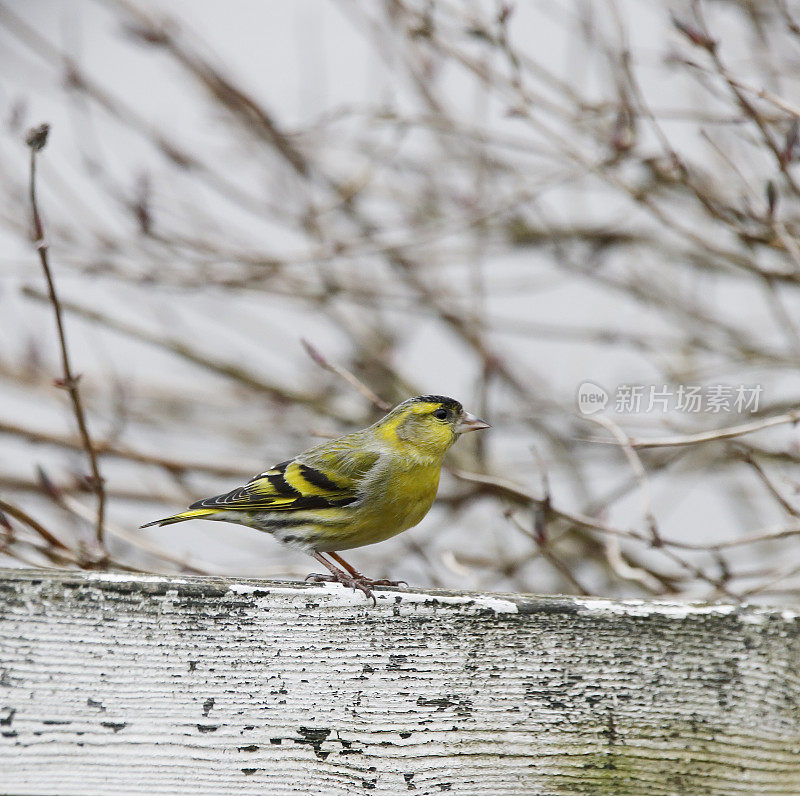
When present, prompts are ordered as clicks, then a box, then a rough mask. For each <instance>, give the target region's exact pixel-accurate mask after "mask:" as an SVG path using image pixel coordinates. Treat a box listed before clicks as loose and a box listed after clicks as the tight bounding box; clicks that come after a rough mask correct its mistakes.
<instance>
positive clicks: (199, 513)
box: [139, 509, 219, 528]
mask: <svg viewBox="0 0 800 796" xmlns="http://www.w3.org/2000/svg"><path fill="white" fill-rule="evenodd" d="M212 514H219V511H218V510H217V509H190V510H189V511H182V512H181V513H180V514H173V515H172V516H171V517H164V519H163V520H153V522H146V523H145V524H144V525H140V526H139V527H140V528H149V527H150V526H151V525H172V524H173V523H176V522H183V521H184V520H197V519H202V518H203V517H210V516H211V515H212Z"/></svg>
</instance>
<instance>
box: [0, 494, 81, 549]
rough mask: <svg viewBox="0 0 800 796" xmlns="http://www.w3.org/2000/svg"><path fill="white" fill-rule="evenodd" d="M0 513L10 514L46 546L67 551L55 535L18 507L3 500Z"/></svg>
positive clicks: (0, 501)
mask: <svg viewBox="0 0 800 796" xmlns="http://www.w3.org/2000/svg"><path fill="white" fill-rule="evenodd" d="M0 511H3V512H5V513H6V514H10V515H11V516H12V517H14V519H17V520H19V521H20V522H22V523H25V525H27V526H28V527H29V528H30V529H31V530H33V531H36V533H38V534H39V536H41V537H42V539H44V540H45V541H46V542H47V544H49V545H50V546H52V547H57V548H59V549H60V550H69V547H68V546H67V545H65V544H64V542H62V541H61V540H60V539H59V538H58V537H57V536H56V535H55V534H53V533H51V532H50V531H48V530H47V528H45V527H44V525H42V524H41V523H40V522H39V521H38V520H35V519H34V518H33V517H31V515H30V514H28V513H27V512H25V511H23V510H22V509H21V508H19V507H18V506H15V505H13V504H12V503H7V502H6V501H5V500H0Z"/></svg>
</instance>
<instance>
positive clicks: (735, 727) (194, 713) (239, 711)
mask: <svg viewBox="0 0 800 796" xmlns="http://www.w3.org/2000/svg"><path fill="white" fill-rule="evenodd" d="M799 669H800V620H799V619H798V614H797V613H796V612H794V611H791V610H788V609H785V610H781V609H766V608H758V607H742V606H737V605H727V604H714V605H708V604H702V605H700V604H686V603H677V602H641V601H625V602H615V601H612V600H603V599H590V598H574V597H532V596H528V595H498V594H476V593H455V592H443V591H418V590H399V589H394V590H392V589H382V590H380V591H379V592H378V605H377V607H374V608H373V607H372V605H371V603H369V602H367V601H366V600H365V599H364V597H363V595H361V594H354V593H352V592H350V591H349V590H346V589H343V588H342V587H340V586H338V585H324V586H320V585H306V584H302V583H275V582H263V581H254V580H235V579H226V578H208V577H162V576H144V575H142V576H131V575H129V574H127V573H126V574H115V573H83V572H71V571H70V572H63V571H61V572H57V571H31V570H0V790H2V792H3V793H9V792H11V793H38V794H41V793H48V794H49V793H54V794H55V793H58V794H81V796H86V794H122V793H124V794H131V793H141V794H161V793H163V794H177V793H202V794H236V795H237V796H245V795H247V794H259V795H260V796H261V795H263V794H280V796H284V794H292V793H304V794H308V793H312V794H354V793H375V794H400V793H409V794H414V793H417V794H438V793H443V792H452V793H458V794H482V795H483V794H489V795H490V796H505V795H507V796H520V795H521V794H575V793H587V794H640V793H641V794H648V796H650V795H651V794H654V795H656V796H657V795H658V794H679V793H686V794H720V793H724V794H740V793H742V794H744V793H748V794H778V793H784V794H797V793H800V672H799Z"/></svg>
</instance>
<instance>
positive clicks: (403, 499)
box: [142, 395, 489, 602]
mask: <svg viewBox="0 0 800 796" xmlns="http://www.w3.org/2000/svg"><path fill="white" fill-rule="evenodd" d="M482 428H489V424H488V423H486V422H484V421H483V420H481V419H480V418H478V417H475V416H474V415H472V414H470V413H469V412H465V411H464V409H463V407H462V406H461V404H460V403H459V402H458V401H455V400H453V399H452V398H446V397H444V396H441V395H421V396H418V397H417V398H410V399H409V400H407V401H404V402H403V403H401V404H399V405H398V406H396V407H395V408H394V409H393V410H392V411H391V412H389V414H388V415H386V417H384V418H382V419H381V420H379V421H378V422H377V423H375V424H374V425H372V426H370V427H369V428H366V429H364V430H363V431H356V432H354V433H353V434H348V435H346V436H344V437H340V438H339V439H335V440H332V441H330V442H325V443H324V444H322V445H317V446H316V447H314V448H311V449H309V450H307V451H306V452H305V453H301V454H300V455H299V456H295V458H294V459H289V460H287V461H285V462H281V463H280V464H276V465H275V466H274V467H273V468H272V469H271V470H267V471H266V472H263V473H260V474H259V475H257V476H255V477H254V478H253V479H252V480H251V481H249V482H248V483H247V484H245V485H244V486H242V487H239V488H237V489H234V490H233V491H231V492H228V493H227V494H225V495H218V496H217V497H212V498H206V499H205V500H199V501H198V502H197V503H193V504H192V505H191V506H190V507H189V510H188V511H183V512H181V513H180V514H175V515H174V516H172V517H166V518H165V519H163V520H156V521H155V522H148V523H147V524H146V525H143V526H142V528H146V527H148V526H150V525H171V524H172V523H175V522H183V521H184V520H194V519H204V520H221V521H223V522H236V523H239V524H241V525H246V526H248V527H250V528H256V529H257V530H259V531H266V532H267V533H270V534H272V535H273V536H274V537H275V538H276V539H277V540H278V541H280V542H283V543H284V544H287V545H290V546H292V547H297V548H300V549H301V550H304V551H306V552H307V553H309V554H310V555H311V556H313V557H314V558H315V559H316V560H317V561H319V562H320V563H321V564H323V565H324V566H325V567H326V568H327V569H328V571H329V572H330V573H331V574H330V575H325V576H323V575H313V576H310V577H313V578H315V579H317V580H325V581H336V582H338V583H342V584H344V585H345V586H349V587H350V588H353V589H360V590H361V591H362V592H364V594H366V595H367V597H371V598H372V600H373V602H374V601H375V596H374V594H373V592H372V589H371V587H372V586H375V585H397V583H395V582H393V581H376V580H371V579H370V578H367V577H366V576H364V575H362V574H361V573H360V572H359V571H358V570H356V569H355V568H354V567H352V566H351V565H350V564H348V563H347V562H346V561H345V560H344V559H343V558H342V557H341V556H340V555H339V554H338V553H337V552H336V551H337V550H349V549H351V548H353V547H362V546H363V545H368V544H373V543H375V542H381V541H383V540H384V539H388V538H389V537H390V536H394V535H395V534H398V533H400V532H401V531H405V530H407V529H408V528H412V527H413V526H414V525H416V524H417V523H418V522H419V521H420V520H421V519H422V518H423V517H424V516H425V515H426V514H427V513H428V510H429V509H430V507H431V505H432V504H433V500H434V498H435V497H436V491H437V489H438V487H439V472H440V470H441V467H442V459H443V458H444V455H445V453H447V451H448V449H449V448H450V446H451V445H452V444H453V443H454V442H455V441H456V440H457V439H458V437H459V435H461V434H463V433H464V432H466V431H477V430H479V429H482ZM323 553H326V554H327V555H328V556H329V558H330V559H332V561H331V560H329V559H328V558H325V557H324V556H323V555H322V554H323ZM333 562H336V563H333ZM337 564H338V566H337Z"/></svg>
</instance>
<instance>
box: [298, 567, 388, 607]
mask: <svg viewBox="0 0 800 796" xmlns="http://www.w3.org/2000/svg"><path fill="white" fill-rule="evenodd" d="M306 580H307V581H309V580H310V581H312V582H313V583H341V584H342V586H347V587H348V588H350V589H352V590H353V591H361V592H364V594H365V595H366V596H367V598H368V599H371V600H372V604H373V605H377V604H378V601H377V599H376V598H375V592H373V591H372V589H371V588H370V587H371V586H378V585H382V584H380V583H379V582H378V581H371V580H370V579H369V578H365V577H364V576H363V575H361V576H360V577H356V576H354V575H349V574H348V573H347V572H337V573H336V574H335V575H334V574H333V573H331V574H330V575H319V574H317V573H312V574H311V575H308V576H306Z"/></svg>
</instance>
